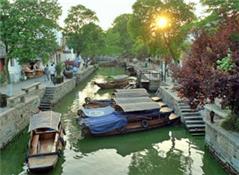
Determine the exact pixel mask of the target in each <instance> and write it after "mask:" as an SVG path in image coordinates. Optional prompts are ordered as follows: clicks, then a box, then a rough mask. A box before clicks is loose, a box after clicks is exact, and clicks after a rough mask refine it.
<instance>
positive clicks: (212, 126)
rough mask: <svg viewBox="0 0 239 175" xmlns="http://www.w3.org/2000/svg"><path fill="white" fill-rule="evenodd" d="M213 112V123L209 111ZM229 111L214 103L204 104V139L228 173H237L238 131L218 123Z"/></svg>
mask: <svg viewBox="0 0 239 175" xmlns="http://www.w3.org/2000/svg"><path fill="white" fill-rule="evenodd" d="M211 111H213V112H214V113H215V117H214V118H215V119H214V123H211V122H210V121H209V118H210V112H211ZM228 113H229V111H227V110H222V109H221V108H220V107H219V106H217V105H215V104H210V105H206V107H205V110H204V115H205V116H206V120H205V122H206V136H205V141H206V144H207V146H208V148H209V150H210V152H211V153H212V154H213V155H214V157H216V159H218V161H219V162H221V163H222V164H223V166H224V167H225V168H226V169H227V170H228V171H229V173H230V174H235V175H237V174H239V133H238V132H232V131H227V130H225V129H223V128H222V127H221V126H220V125H221V122H222V120H223V119H224V118H225V117H226V116H227V114H228Z"/></svg>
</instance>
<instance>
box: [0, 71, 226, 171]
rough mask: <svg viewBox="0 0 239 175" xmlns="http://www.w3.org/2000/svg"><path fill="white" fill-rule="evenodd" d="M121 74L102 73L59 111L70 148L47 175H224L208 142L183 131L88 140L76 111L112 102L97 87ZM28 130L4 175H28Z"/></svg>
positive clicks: (5, 154) (8, 154)
mask: <svg viewBox="0 0 239 175" xmlns="http://www.w3.org/2000/svg"><path fill="white" fill-rule="evenodd" d="M122 73H123V70H122V69H116V68H101V69H99V70H98V71H97V72H96V73H95V74H94V75H92V76H91V77H90V78H89V79H88V81H87V80H86V81H85V82H84V83H81V84H80V85H79V86H78V87H77V88H76V89H75V90H73V91H72V92H70V93H69V94H68V95H67V96H65V97H64V98H63V99H62V100H61V101H60V102H59V103H58V104H57V105H56V106H55V108H54V110H55V111H58V112H61V113H62V114H63V122H64V126H65V129H66V137H65V138H66V141H67V145H66V147H65V150H64V154H63V156H62V157H61V158H60V160H59V162H58V164H57V166H56V167H55V168H54V170H52V171H51V172H49V173H48V174H46V175H61V174H62V175H75V174H79V175H80V174H82V175H96V174H97V175H112V174H114V175H126V174H129V175H145V174H147V175H225V174H226V173H225V172H224V171H223V169H222V168H221V167H220V165H219V164H218V163H217V162H216V161H215V160H214V159H213V158H212V157H211V156H210V154H209V153H208V151H207V150H206V149H205V148H204V137H192V136H191V135H189V134H188V133H187V132H186V130H185V129H184V128H183V127H182V126H176V127H166V128H160V129H155V130H151V131H146V132H139V133H132V134H127V135H121V136H111V137H99V138H93V137H91V138H83V137H82V136H81V131H80V127H79V126H78V124H77V120H76V119H77V115H76V111H77V110H78V109H79V108H80V107H81V105H82V103H83V102H84V98H85V97H88V96H89V97H91V98H98V99H105V98H109V97H110V94H111V93H112V90H100V89H99V87H98V86H96V85H94V84H93V83H92V82H93V81H95V80H101V79H102V78H103V76H108V75H112V74H113V75H116V74H122ZM27 142H28V133H27V130H24V131H23V133H22V134H20V135H19V137H17V139H15V140H14V141H13V142H12V143H11V144H9V145H8V146H7V147H6V148H5V149H4V150H3V151H2V152H1V162H0V175H17V174H19V175H23V174H27V172H26V166H25V165H24V163H23V162H24V158H25V153H26V151H27V148H26V145H27Z"/></svg>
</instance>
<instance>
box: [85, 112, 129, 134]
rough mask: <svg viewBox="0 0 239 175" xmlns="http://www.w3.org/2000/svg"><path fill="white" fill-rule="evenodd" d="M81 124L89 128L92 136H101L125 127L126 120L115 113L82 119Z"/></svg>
mask: <svg viewBox="0 0 239 175" xmlns="http://www.w3.org/2000/svg"><path fill="white" fill-rule="evenodd" d="M82 123H83V124H85V125H86V126H87V127H89V129H90V131H91V133H92V134H103V133H107V132H110V131H113V130H115V129H119V128H122V127H124V126H126V125H127V119H126V118H125V117H123V116H122V115H121V114H118V113H116V112H114V113H111V114H108V115H105V116H101V117H92V118H82Z"/></svg>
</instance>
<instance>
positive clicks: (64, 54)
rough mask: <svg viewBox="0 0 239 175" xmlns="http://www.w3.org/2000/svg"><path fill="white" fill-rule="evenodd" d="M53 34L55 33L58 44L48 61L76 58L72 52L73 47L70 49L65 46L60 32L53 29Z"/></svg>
mask: <svg viewBox="0 0 239 175" xmlns="http://www.w3.org/2000/svg"><path fill="white" fill-rule="evenodd" d="M55 34H56V42H57V44H58V46H59V49H58V51H57V52H56V53H55V54H54V55H53V56H52V58H51V59H50V60H49V63H51V62H54V63H59V62H65V61H67V60H74V59H75V58H76V54H74V52H73V49H70V48H68V47H67V46H66V44H65V40H64V36H63V35H62V32H60V31H55Z"/></svg>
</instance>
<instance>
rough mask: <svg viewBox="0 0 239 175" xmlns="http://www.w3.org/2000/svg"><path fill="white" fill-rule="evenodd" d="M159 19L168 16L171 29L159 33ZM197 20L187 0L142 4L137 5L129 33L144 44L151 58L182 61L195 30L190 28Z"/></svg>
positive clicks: (156, 0) (145, 0)
mask: <svg viewBox="0 0 239 175" xmlns="http://www.w3.org/2000/svg"><path fill="white" fill-rule="evenodd" d="M158 16H167V17H168V19H169V21H170V25H169V26H170V27H168V28H167V29H165V30H163V29H158V28H157V27H156V26H155V20H156V18H157V17H158ZM194 20H195V15H194V13H193V4H186V3H185V2H184V1H183V0H177V1H176V0H168V1H160V0H138V1H137V2H136V3H135V4H134V5H133V15H132V17H131V19H130V22H129V33H130V36H131V37H133V38H134V39H140V40H142V41H143V43H144V44H145V45H147V46H148V47H149V50H150V53H151V54H154V55H161V56H162V57H164V58H167V57H170V58H173V59H178V57H179V55H180V53H181V50H182V46H183V45H184V41H185V39H186V38H187V35H188V32H189V31H190V29H191V27H192V25H189V24H191V23H192V22H193V21H194ZM185 26H187V27H185Z"/></svg>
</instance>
